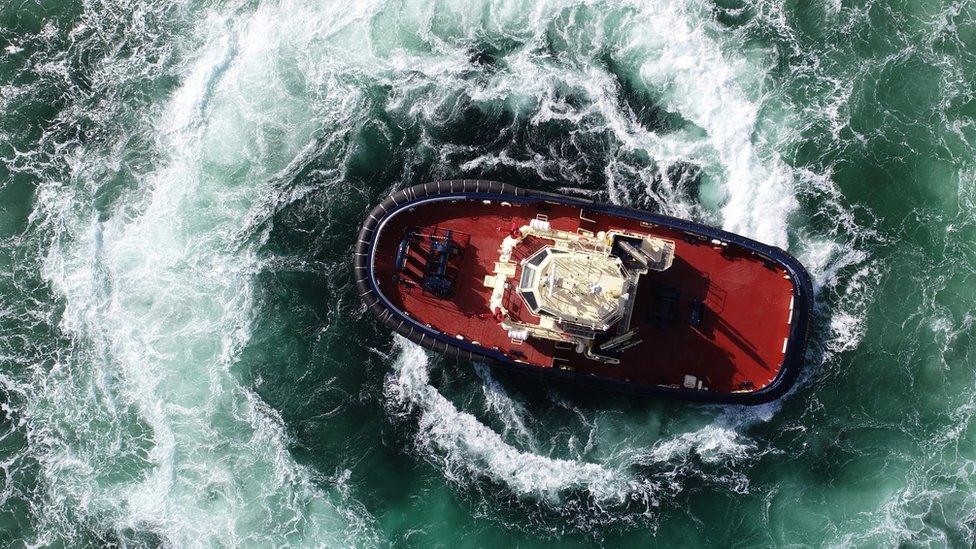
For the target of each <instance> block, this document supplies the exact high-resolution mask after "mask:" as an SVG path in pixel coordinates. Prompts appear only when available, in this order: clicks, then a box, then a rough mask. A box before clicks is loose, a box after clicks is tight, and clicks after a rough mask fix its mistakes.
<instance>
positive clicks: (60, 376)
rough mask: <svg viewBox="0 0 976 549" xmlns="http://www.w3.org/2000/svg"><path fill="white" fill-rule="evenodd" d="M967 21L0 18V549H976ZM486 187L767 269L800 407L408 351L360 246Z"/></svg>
mask: <svg viewBox="0 0 976 549" xmlns="http://www.w3.org/2000/svg"><path fill="white" fill-rule="evenodd" d="M974 82H976V5H974V3H973V2H969V1H957V2H953V1H944V2H937V1H914V2H912V1H907V0H903V1H898V0H888V1H882V0H876V1H871V0H868V1H865V2H848V1H846V0H844V1H841V0H838V1H831V2H805V1H798V2H774V1H768V2H759V3H751V2H749V3H747V2H740V1H737V0H721V1H716V2H714V3H710V2H704V1H690V2H681V1H679V0H660V1H658V0H653V1H648V2H643V3H637V2H633V3H630V2H619V3H618V2H601V1H596V2H552V3H538V4H536V3H530V2H488V3H483V2H436V1H435V2H430V1H425V2H413V1H402V2H387V3H383V2H369V3H367V2H332V3H326V2H297V1H296V2H290V1H280V2H264V1H260V0H252V1H242V2H194V1H189V0H187V1H177V0H171V1H163V2H147V1H143V0H128V1H125V2H121V1H115V0H89V1H86V2H82V3H78V2H54V1H43V0H41V1H38V2H8V3H6V4H3V5H2V6H0V392H2V416H0V419H2V423H0V544H2V545H4V546H9V545H12V546H23V545H41V546H55V547H67V546H72V547H74V546H104V545H115V546H174V547H185V546H218V547H227V546H285V545H294V546H348V545H356V546H388V545H394V546H418V547H428V546H440V547H454V546H463V547H483V546H505V547H509V546H521V547H532V546H537V545H538V546H543V545H555V544H557V543H558V544H570V545H608V546H632V547H645V546H648V545H663V546H675V545H677V546H695V545H714V546H732V545H735V546H769V545H793V546H796V545H801V546H825V545H831V546H838V545H839V546H868V547H874V546H894V545H902V546H932V547H941V546H953V547H969V546H972V544H973V543H974V540H976V433H974V427H976V424H974V422H976V418H974V414H976V399H974V392H976V372H974V367H973V366H974V364H976V348H974V337H976V326H974V319H973V311H974V308H976V273H974V264H976V212H974V205H976V158H974V147H976V122H974V120H976V118H974V117H976V83H974ZM453 177H480V178H492V179H498V180H502V181H507V182H511V183H516V184H519V185H524V186H529V187H534V188H540V189H553V190H561V191H562V192H567V193H570V194H581V195H587V196H593V197H595V198H597V199H599V200H609V201H614V202H617V203H623V204H628V205H633V206H638V207H643V208H647V209H650V210H655V211H661V212H665V213H669V214H674V215H680V216H684V217H690V218H693V219H697V220H700V221H704V222H707V223H711V224H715V225H720V226H723V227H725V228H728V229H730V230H734V231H737V232H741V233H743V234H746V235H749V236H752V237H755V238H758V239H760V240H763V241H766V242H769V243H772V244H776V245H780V246H783V247H786V248H787V249H789V250H790V251H791V252H792V253H794V254H795V255H796V256H797V257H799V258H800V259H801V261H802V262H804V263H805V264H806V265H807V266H808V268H809V269H810V271H811V273H812V274H813V275H814V277H815V280H816V290H817V299H818V308H817V311H816V322H815V329H814V331H813V334H812V337H813V343H812V345H811V350H810V352H809V355H808V360H807V366H806V369H805V372H804V375H803V376H802V380H801V382H800V383H799V385H798V387H797V388H796V389H795V390H794V391H792V392H791V393H790V394H789V395H788V396H786V397H785V398H783V399H782V400H781V401H779V402H777V403H774V404H771V405H767V406H763V407H759V408H748V409H747V408H735V407H715V406H699V405H689V404H684V403H678V402H671V401H639V400H632V399H627V398H622V397H619V396H615V395H609V394H594V393H592V392H586V391H577V390H570V389H564V388H546V387H540V386H538V385H536V384H533V383H531V382H528V381H525V380H521V379H509V378H499V377H497V376H495V375H493V374H492V373H491V372H490V371H489V370H487V369H486V368H485V367H484V366H482V365H477V364H475V365H472V364H467V363H455V362H451V361H446V360H444V359H441V358H440V357H436V356H432V355H428V354H425V353H424V351H422V350H420V349H419V348H417V347H416V346H413V345H412V344H409V343H407V342H403V341H395V340H394V338H393V337H391V335H390V334H389V333H388V332H387V331H386V330H384V329H382V328H381V327H380V326H379V325H378V323H377V322H375V321H374V320H373V319H372V318H370V316H369V315H368V314H367V313H366V311H364V310H363V307H362V306H361V304H360V303H359V301H358V298H357V295H356V291H355V288H354V285H353V284H352V276H351V269H350V264H349V258H350V256H351V252H352V243H353V240H354V236H355V234H356V232H357V230H358V227H359V224H360V221H361V219H362V217H363V216H364V215H365V213H366V212H367V211H368V210H369V209H370V208H371V207H372V205H373V204H374V203H375V202H377V201H379V200H380V199H381V198H382V197H384V196H385V195H386V194H387V193H389V192H390V191H391V190H393V189H396V188H399V187H402V186H406V185H411V184H415V183H419V182H423V181H428V180H432V179H439V178H453Z"/></svg>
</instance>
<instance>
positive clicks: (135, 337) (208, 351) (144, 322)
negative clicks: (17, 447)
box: [27, 6, 371, 546]
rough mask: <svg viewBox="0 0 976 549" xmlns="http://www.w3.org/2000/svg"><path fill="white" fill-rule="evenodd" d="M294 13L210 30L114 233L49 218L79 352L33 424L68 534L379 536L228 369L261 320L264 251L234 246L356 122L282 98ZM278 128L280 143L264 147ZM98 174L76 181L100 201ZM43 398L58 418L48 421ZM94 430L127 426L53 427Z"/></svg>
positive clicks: (213, 539) (112, 224)
mask: <svg viewBox="0 0 976 549" xmlns="http://www.w3.org/2000/svg"><path fill="white" fill-rule="evenodd" d="M291 7H292V8H296V11H295V12H294V13H290V14H289V13H288V11H287V10H283V13H285V14H287V15H286V17H282V12H279V8H282V9H283V8H284V7H281V6H261V7H259V8H258V9H257V10H256V11H255V12H254V13H253V14H249V15H247V16H245V17H239V18H229V17H225V16H223V15H221V14H219V13H213V14H210V16H209V17H206V18H205V19H204V21H203V22H202V23H201V24H200V27H199V28H198V29H197V32H198V33H199V34H200V35H201V37H202V47H201V49H200V50H198V51H196V52H193V53H192V54H190V56H189V58H188V61H187V62H186V66H185V67H184V70H183V74H184V78H183V79H182V81H181V83H180V85H179V87H178V88H177V89H176V90H175V92H174V93H173V95H172V97H171V98H170V100H169V101H168V103H167V104H166V106H165V107H164V108H163V109H162V111H161V112H160V113H159V116H158V121H157V124H156V132H157V135H156V140H157V144H158V147H159V150H161V151H163V160H162V161H161V162H160V164H159V166H158V167H157V169H155V170H154V171H153V172H152V173H150V174H148V175H147V176H145V177H143V178H142V180H141V181H140V182H139V183H140V184H139V187H138V188H137V189H136V190H135V191H133V192H132V194H131V195H130V196H128V197H126V198H127V202H126V204H125V208H120V209H119V210H118V211H115V212H111V214H110V215H108V216H107V217H106V219H104V220H98V219H96V214H95V213H94V212H91V211H87V210H84V209H81V208H59V207H51V208H50V209H49V210H48V211H49V215H62V216H63V217H62V218H60V219H57V220H56V223H57V224H58V225H60V226H63V227H64V232H63V233H61V234H59V235H58V239H57V241H56V243H55V245H54V246H53V247H52V248H51V249H50V251H49V253H48V256H47V258H46V260H45V263H44V277H45V279H46V280H48V281H49V282H50V283H51V285H52V287H53V288H54V290H55V291H56V292H57V294H58V295H60V296H62V297H63V299H64V301H65V311H64V316H63V321H62V326H61V327H62V329H63V331H64V332H65V333H66V334H68V335H70V337H72V338H73V339H75V341H76V342H77V345H78V348H79V353H78V354H77V355H75V356H73V357H71V358H70V365H69V366H67V368H70V369H71V371H65V370H58V369H56V370H55V371H53V372H52V373H51V374H50V375H48V376H47V377H46V380H45V381H46V382H47V384H48V385H47V386H45V387H44V388H43V389H41V390H40V393H41V394H40V397H39V398H40V402H38V403H36V408H35V409H33V410H28V411H27V415H28V416H29V417H30V421H31V423H32V424H33V425H34V428H33V430H32V432H31V436H32V438H33V439H34V440H35V441H36V442H39V443H40V444H42V445H46V448H47V449H46V451H45V452H43V453H41V454H39V456H38V459H39V461H40V462H41V468H42V474H43V476H44V478H45V482H46V483H47V484H48V486H49V487H48V492H49V493H48V496H47V497H48V498H49V501H47V502H46V507H47V508H48V509H49V515H50V517H51V518H50V520H51V521H56V522H57V523H58V524H57V526H58V527H60V528H62V529H64V528H66V527H67V526H68V522H67V521H66V520H65V519H64V517H65V516H68V515H75V516H77V515H80V516H81V517H82V518H83V520H86V521H88V520H90V521H96V522H99V523H101V524H103V528H104V529H106V530H118V531H123V530H126V529H134V530H136V531H139V530H148V531H151V532H153V533H155V534H156V535H158V536H159V537H160V538H161V539H162V540H164V541H165V542H166V543H168V544H172V545H175V546H200V545H229V546H236V545H241V544H244V545H249V544H257V545H274V546H280V545H284V544H287V543H291V542H292V541H295V540H301V541H302V542H303V543H307V544H310V545H328V546H339V545H347V544H350V543H353V542H355V541H356V540H357V539H359V540H360V541H361V540H362V539H369V537H370V536H371V534H370V533H369V526H368V521H369V519H368V517H366V516H365V515H364V513H363V512H362V511H361V510H359V509H358V506H357V505H356V504H355V502H350V501H346V500H343V499H342V498H341V497H338V496H335V495H334V494H329V493H328V492H327V491H326V489H325V488H323V487H321V486H319V485H317V484H316V483H315V482H313V481H312V477H311V474H310V472H309V471H307V470H306V469H305V468H304V467H302V466H300V465H299V464H297V463H296V462H295V461H294V460H293V459H292V458H291V456H290V454H289V452H288V450H287V446H288V439H287V435H286V433H285V430H284V427H283V425H282V422H281V418H280V417H278V415H277V414H276V413H275V412H274V410H272V409H270V408H269V407H267V406H266V405H265V404H264V403H263V402H261V400H260V399H259V398H258V397H257V396H256V395H255V394H253V393H252V392H250V391H248V390H247V389H246V388H244V387H241V386H240V385H239V383H238V380H237V379H236V378H235V376H234V375H232V374H231V373H230V368H231V365H232V364H234V362H235V361H236V360H237V359H238V354H239V352H240V350H241V349H242V347H243V346H244V345H245V343H246V342H247V340H248V338H249V335H250V327H251V321H252V315H254V314H255V304H254V302H253V288H252V282H251V276H252V274H253V272H254V269H255V265H256V247H257V246H258V245H260V241H257V242H251V241H248V243H245V244H243V245H242V244H241V242H240V241H239V240H238V238H237V235H238V234H239V232H240V230H241V229H242V228H244V227H247V226H249V224H250V223H251V221H250V219H251V218H253V217H255V216H262V215H264V212H262V211H261V209H260V208H261V206H262V204H263V197H264V196H266V195H267V194H268V193H270V191H271V186H270V182H271V181H272V180H273V179H274V177H275V176H276V174H277V173H278V172H279V171H281V170H283V169H286V168H287V167H288V165H289V164H290V163H292V162H293V161H294V159H295V158H296V157H299V156H301V155H303V154H308V153H309V150H308V147H307V144H308V143H310V142H314V140H315V134H314V132H315V130H316V129H318V128H321V127H322V126H327V125H328V124H330V123H332V122H333V121H334V120H335V119H336V118H337V117H341V116H343V115H345V114H347V113H343V112H329V113H328V115H329V116H322V117H318V118H313V117H310V116H309V113H310V112H313V111H314V110H315V105H313V104H312V103H311V101H312V99H311V98H310V97H308V96H306V95H297V96H296V95H295V94H293V93H291V92H290V91H289V89H288V88H287V87H285V86H284V85H283V84H282V82H281V78H282V76H281V74H280V73H279V69H282V68H283V65H285V64H291V63H294V62H295V60H294V59H289V58H288V55H289V54H292V53H294V51H295V50H294V49H289V48H295V49H297V50H300V49H301V48H303V47H305V46H307V43H304V42H302V41H301V39H303V38H304V39H308V38H309V37H308V36H304V35H298V38H296V35H295V34H293V31H294V29H295V28H296V25H295V23H297V22H298V21H300V20H301V19H302V18H303V16H307V15H309V14H308V13H307V12H304V11H302V10H300V9H298V7H297V6H291ZM327 20H328V18H327V17H326V18H324V19H322V18H320V19H317V20H316V21H317V22H318V23H322V22H323V21H327ZM315 24H316V23H315V22H314V21H313V22H306V28H308V27H311V26H314V25H315ZM282 50H284V55H283V54H282ZM309 85H311V86H314V85H315V82H310V83H309ZM335 93H337V94H338V95H337V96H336V97H334V98H331V99H330V98H326V99H325V102H326V104H328V105H330V106H338V107H339V108H341V107H343V106H348V105H351V103H349V102H348V101H349V100H350V96H349V94H345V93H342V91H341V90H335ZM353 99H354V98H353ZM319 105H321V103H319ZM276 129H277V130H280V132H281V135H282V136H283V137H281V139H280V140H275V141H271V142H269V141H268V140H267V137H266V136H267V135H268V132H269V131H273V130H276ZM334 129H335V130H336V131H339V132H341V131H344V130H343V129H342V128H341V127H338V128H334ZM114 160H115V159H113V158H102V157H99V156H97V155H95V156H94V157H93V158H83V159H81V160H80V161H81V162H83V165H84V164H87V165H92V164H96V163H99V162H113V161H114ZM91 171H96V170H91ZM87 175H88V174H87V172H85V171H83V172H81V173H80V174H79V175H78V177H79V179H81V180H80V181H76V182H73V183H74V184H75V185H78V186H82V185H90V186H91V187H92V188H97V186H98V182H88V181H84V177H86V176H87ZM60 193H61V191H60V189H58V188H49V189H47V190H46V191H45V193H44V195H43V198H44V199H45V200H51V201H70V200H72V198H73V196H72V195H71V194H70V193H68V194H60ZM59 194H60V196H59ZM86 349H87V351H86ZM89 372H91V373H90V374H89ZM89 375H91V376H92V377H93V378H94V380H95V383H96V386H97V387H98V388H99V389H98V391H97V394H96V395H94V398H93V397H92V396H91V395H90V394H88V393H87V392H86V391H85V384H86V383H87V381H85V380H86V378H87V377H88V376H89ZM45 401H55V402H60V404H59V407H63V409H59V410H54V411H52V410H49V409H46V408H44V404H43V403H44V402H45ZM115 401H119V402H120V405H118V406H116V405H114V404H113V402H115ZM59 414H67V415H68V416H69V417H64V418H61V417H58V415H59ZM45 415H47V416H49V417H47V418H45V417H44V416H45ZM98 422H109V423H110V424H113V423H115V424H121V425H120V426H119V429H123V430H122V431H116V432H114V433H111V434H110V435H109V438H105V439H100V438H97V436H95V435H96V434H97V433H96V432H95V431H94V430H92V431H90V432H91V434H92V435H93V436H91V437H89V438H84V437H83V438H82V439H81V440H78V441H74V442H72V440H71V439H70V438H68V439H66V438H65V437H62V436H59V435H58V434H57V433H56V432H51V431H49V429H53V428H54V427H53V426H54V425H56V424H58V423H64V424H66V425H71V426H73V427H72V428H74V429H80V430H81V432H82V433H85V435H87V434H88V433H89V431H88V430H87V429H86V428H85V427H84V426H85V425H86V424H90V423H98ZM126 423H128V426H127V425H126ZM139 426H144V427H139ZM126 428H129V429H131V430H135V431H136V433H137V434H136V435H135V437H136V438H135V439H133V438H132V437H133V434H132V433H127V432H125V431H124V429H126ZM118 459H134V460H137V461H138V462H140V467H139V469H138V470H139V471H141V473H140V474H139V475H138V476H137V477H136V478H131V479H129V480H127V481H123V482H119V481H112V482H110V481H106V480H105V479H103V478H101V475H102V472H101V471H100V469H101V468H103V467H108V468H109V469H111V463H112V460H118ZM359 536H363V538H361V539H360V538H359Z"/></svg>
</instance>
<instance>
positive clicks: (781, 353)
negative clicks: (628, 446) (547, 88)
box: [354, 180, 813, 404]
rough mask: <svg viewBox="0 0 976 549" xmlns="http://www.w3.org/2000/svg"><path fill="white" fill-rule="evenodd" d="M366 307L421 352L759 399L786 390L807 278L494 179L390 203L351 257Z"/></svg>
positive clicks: (736, 245)
mask: <svg viewBox="0 0 976 549" xmlns="http://www.w3.org/2000/svg"><path fill="white" fill-rule="evenodd" d="M354 263H355V275H356V284H357V287H358V290H359V292H360V295H361V297H362V299H363V301H364V302H365V304H366V306H367V307H368V308H369V309H370V310H371V311H372V312H373V313H374V314H375V315H376V316H377V317H378V318H379V319H380V320H381V321H382V322H383V323H385V324H386V326H387V327H389V328H390V329H392V330H393V331H395V332H397V333H399V334H401V335H403V336H404V337H406V338H407V339H409V340H411V341H414V342H416V343H418V344H420V345H421V346H424V347H427V348H430V349H433V350H434V351H437V352H440V353H444V354H446V355H448V356H452V357H459V358H461V359H464V360H469V361H482V362H486V363H488V364H490V365H492V366H494V367H498V368H502V369H506V370H511V371H517V372H523V373H528V374H534V375H537V376H540V377H542V378H544V379H546V380H557V381H568V382H572V383H577V384H583V385H587V386H591V387H597V388H601V389H609V390H615V391H622V392H626V393H632V394H637V395H646V396H663V397H675V398H682V399H688V400H695V401H701V402H714V403H729V404H759V403H763V402H768V401H770V400H773V399H776V398H778V397H780V396H782V395H783V394H784V393H785V392H786V391H787V390H788V389H789V388H790V386H791V385H792V384H793V383H794V382H795V380H796V378H797V375H798V372H799V370H800V367H801V365H802V362H803V357H804V353H805V347H806V338H807V331H808V327H809V323H810V312H811V310H812V306H813V292H812V288H811V283H810V277H809V275H808V274H807V272H806V270H804V268H803V267H802V266H801V265H800V263H799V262H798V261H797V260H796V259H795V258H793V257H792V256H790V255H789V254H788V253H786V252H785V251H783V250H781V249H779V248H776V247H773V246H769V245H766V244H762V243H760V242H756V241H754V240H750V239H748V238H745V237H742V236H739V235H735V234H732V233H728V232H725V231H722V230H719V229H715V228H712V227H708V226H705V225H701V224H698V223H693V222H691V221H686V220H681V219H676V218H673V217H668V216H664V215H658V214H653V213H649V212H645V211H640V210H634V209H630V208H625V207H621V206H615V205H610V204H600V203H594V202H592V201H589V200H585V199H582V198H576V197H570V196H563V195H558V194H553V193H548V192H540V191H533V190H527V189H523V188H519V187H515V186H512V185H508V184H504V183H499V182H496V181H484V180H454V181H437V182H432V183H426V184H422V185H417V186H413V187H409V188H405V189H403V190H399V191H396V192H394V193H393V194H391V195H390V196H389V197H387V198H386V199H385V200H383V201H382V202H381V203H380V204H379V205H377V206H376V207H375V208H374V209H373V210H372V212H370V214H369V215H368V217H367V218H366V221H365V222H364V224H363V226H362V229H361V230H360V232H359V240H358V242H357V243H356V247H355V258H354Z"/></svg>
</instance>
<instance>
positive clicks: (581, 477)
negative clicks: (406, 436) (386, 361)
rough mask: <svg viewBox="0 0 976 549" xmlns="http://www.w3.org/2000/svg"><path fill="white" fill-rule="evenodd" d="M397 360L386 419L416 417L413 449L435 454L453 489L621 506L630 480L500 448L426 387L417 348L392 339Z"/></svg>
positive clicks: (499, 441)
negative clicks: (581, 495)
mask: <svg viewBox="0 0 976 549" xmlns="http://www.w3.org/2000/svg"><path fill="white" fill-rule="evenodd" d="M396 341H397V345H398V346H400V348H401V351H400V355H399V356H398V357H397V359H396V362H395V364H394V372H393V373H392V374H391V375H390V376H389V378H388V379H387V383H386V388H385V391H384V392H385V394H386V397H387V400H388V405H389V407H390V411H391V413H394V414H397V415H405V414H410V413H417V414H419V417H418V433H417V444H418V445H419V446H420V447H422V448H424V449H425V450H426V451H428V452H435V453H436V455H437V456H438V459H437V460H436V461H437V462H438V463H440V464H442V466H443V471H444V474H445V475H446V476H447V477H448V478H449V479H451V480H453V481H455V482H458V483H467V482H468V481H469V480H470V479H469V475H475V476H476V477H477V476H484V477H486V478H489V479H491V480H494V481H496V482H499V483H501V484H503V485H505V486H506V487H507V488H508V489H510V490H512V491H513V492H514V493H516V494H518V495H520V496H533V497H538V498H541V499H543V500H546V501H550V502H557V501H559V499H560V497H561V496H562V495H564V493H565V492H567V491H569V490H585V491H586V492H589V493H590V494H591V495H592V496H593V497H594V498H595V499H596V500H598V501H616V502H621V501H622V500H623V498H625V497H626V496H627V494H628V481H629V478H627V476H625V475H623V474H622V473H620V472H619V471H614V470H612V469H609V468H607V467H605V466H603V465H601V464H597V463H584V462H577V461H571V460H565V459H554V458H550V457H546V456H542V455H538V454H535V453H532V452H530V451H525V450H520V449H518V448H516V447H515V446H512V445H510V444H508V443H507V442H505V440H504V439H503V438H502V437H501V436H500V435H499V434H498V433H496V432H494V431H492V430H491V429H489V428H488V427H487V426H485V425H484V424H482V423H480V422H479V421H478V420H477V418H475V417H474V416H473V415H471V414H469V413H467V412H462V411H460V410H458V409H457V407H455V406H454V404H453V403H451V401H449V400H448V399H447V398H445V397H444V396H443V395H441V394H440V393H439V392H437V390H436V389H435V388H434V387H433V386H431V385H430V383H429V380H428V370H427V368H428V359H427V355H426V353H424V351H423V349H421V348H420V347H419V346H417V345H415V344H413V343H410V342H408V341H406V340H405V339H403V338H401V337H400V336H397V337H396Z"/></svg>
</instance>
